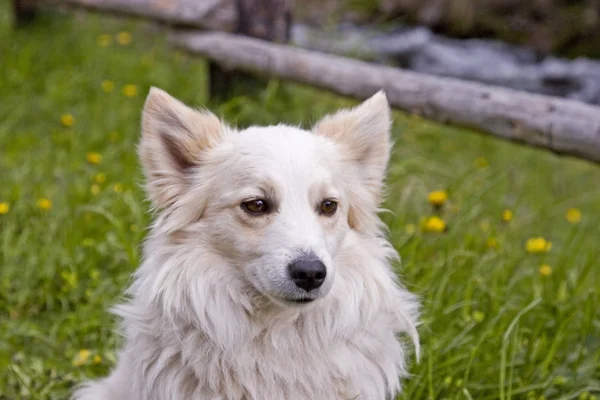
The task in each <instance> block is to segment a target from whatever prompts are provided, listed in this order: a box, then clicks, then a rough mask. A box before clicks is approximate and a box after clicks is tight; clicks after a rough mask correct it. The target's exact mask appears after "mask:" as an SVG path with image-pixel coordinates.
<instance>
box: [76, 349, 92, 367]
mask: <svg viewBox="0 0 600 400" xmlns="http://www.w3.org/2000/svg"><path fill="white" fill-rule="evenodd" d="M90 354H91V352H90V351H89V350H88V349H82V350H79V353H77V355H76V356H75V358H74V359H73V365H74V366H76V367H78V366H80V365H83V364H85V362H86V361H87V360H88V358H90Z"/></svg>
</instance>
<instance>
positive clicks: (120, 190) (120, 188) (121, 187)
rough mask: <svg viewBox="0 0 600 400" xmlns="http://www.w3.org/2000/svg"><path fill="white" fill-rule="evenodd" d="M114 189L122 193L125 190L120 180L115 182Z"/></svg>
mask: <svg viewBox="0 0 600 400" xmlns="http://www.w3.org/2000/svg"><path fill="white" fill-rule="evenodd" d="M113 190H114V191H115V193H121V192H123V184H122V183H119V182H117V183H115V184H114V185H113Z"/></svg>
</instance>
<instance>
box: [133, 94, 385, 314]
mask: <svg viewBox="0 0 600 400" xmlns="http://www.w3.org/2000/svg"><path fill="white" fill-rule="evenodd" d="M390 124H391V120H390V110H389V106H388V103H387V99H386V97H385V94H384V93H383V92H379V93H377V94H375V95H374V96H373V97H371V98H370V99H368V100H367V101H365V102H364V103H362V104H360V105H359V106H357V107H355V108H352V109H344V110H341V111H339V112H338V113H336V114H333V115H329V116H326V117H325V118H323V119H322V120H321V121H319V122H318V123H317V124H316V125H315V126H314V127H313V128H312V130H311V131H305V130H301V129H298V128H294V127H290V126H285V125H277V126H270V127H250V128H248V129H245V130H241V131H238V130H235V129H232V128H230V127H229V126H227V125H226V124H225V123H223V122H222V121H220V120H219V119H218V118H217V117H216V116H215V115H213V114H211V113H209V112H206V111H198V110H194V109H191V108H189V107H187V106H186V105H184V104H183V103H181V102H180V101H178V100H176V99H174V98H173V97H171V96H169V95H168V94H167V93H165V92H164V91H161V90H159V89H155V88H153V89H151V90H150V93H149V95H148V98H147V100H146V104H145V106H144V111H143V118H142V130H143V135H142V140H141V143H140V147H139V151H140V157H141V160H142V165H143V168H144V173H145V176H146V187H147V191H148V194H149V197H150V199H151V200H152V202H153V205H154V208H155V209H156V210H157V211H158V212H159V214H160V216H159V220H160V221H161V222H160V224H156V225H155V229H158V230H160V232H159V234H160V235H164V236H166V237H169V238H170V240H173V241H177V240H180V241H183V242H185V246H181V248H183V249H194V246H195V245H196V246H197V247H202V248H203V249H205V251H206V252H209V253H210V255H211V258H208V259H219V260H225V261H226V264H227V265H228V266H233V267H234V268H235V269H236V271H239V276H241V277H243V279H245V280H246V282H247V283H249V285H251V287H252V288H253V289H254V290H256V291H258V292H260V293H261V294H262V295H264V296H266V297H267V298H269V299H270V300H272V301H274V302H276V303H278V304H283V305H294V304H301V303H309V302H312V301H313V300H316V299H319V298H321V297H324V296H326V295H327V293H328V291H329V290H330V288H331V286H332V283H333V281H334V279H335V262H334V261H335V259H336V255H337V254H338V252H339V251H340V248H341V247H342V244H343V241H344V239H345V237H346V236H347V234H348V233H349V232H350V231H351V230H355V231H357V232H359V233H360V234H375V233H376V232H378V228H379V219H378V218H377V217H376V212H377V207H378V204H379V202H380V197H381V196H380V194H381V189H382V183H383V178H384V175H385V170H386V166H387V162H388V158H389V152H390V137H389V131H390ZM199 262H200V261H199ZM217 264H218V263H217ZM203 268H210V266H203ZM214 268H219V267H218V266H217V265H215V266H214Z"/></svg>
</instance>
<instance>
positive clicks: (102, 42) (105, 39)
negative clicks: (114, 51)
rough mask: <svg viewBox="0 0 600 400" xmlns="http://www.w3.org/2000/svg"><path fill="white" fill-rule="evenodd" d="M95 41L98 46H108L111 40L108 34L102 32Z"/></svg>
mask: <svg viewBox="0 0 600 400" xmlns="http://www.w3.org/2000/svg"><path fill="white" fill-rule="evenodd" d="M96 42H97V43H98V46H100V47H108V46H110V43H111V42H112V38H111V37H110V35H107V34H104V35H100V36H98V40H97V41H96Z"/></svg>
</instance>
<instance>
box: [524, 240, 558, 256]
mask: <svg viewBox="0 0 600 400" xmlns="http://www.w3.org/2000/svg"><path fill="white" fill-rule="evenodd" d="M551 248H552V242H550V241H548V240H546V239H544V238H543V237H533V238H530V239H527V242H526V243H525V249H527V251H528V252H530V253H546V252H548V251H550V249H551Z"/></svg>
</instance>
